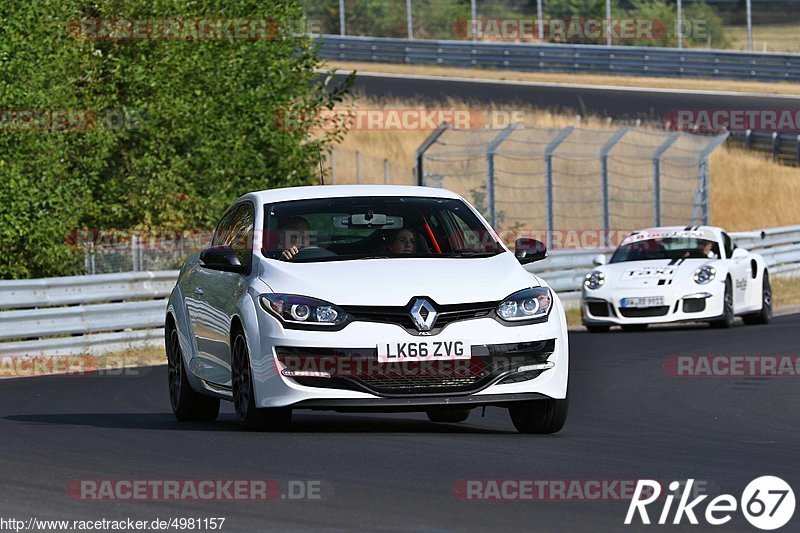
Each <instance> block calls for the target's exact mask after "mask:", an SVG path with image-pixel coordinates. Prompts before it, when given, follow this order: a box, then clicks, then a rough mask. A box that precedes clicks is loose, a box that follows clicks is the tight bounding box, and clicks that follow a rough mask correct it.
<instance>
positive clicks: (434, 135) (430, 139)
mask: <svg viewBox="0 0 800 533" xmlns="http://www.w3.org/2000/svg"><path fill="white" fill-rule="evenodd" d="M449 127H450V124H448V123H447V122H442V123H441V124H439V126H438V127H437V128H436V129H435V130H433V131H432V132H431V134H430V135H428V136H427V137H426V138H425V140H424V141H422V144H420V145H419V148H417V150H416V151H415V152H414V175H415V176H416V177H417V185H425V168H424V166H423V160H424V158H425V152H427V151H428V148H430V147H431V146H432V145H433V143H435V142H436V141H437V140H438V139H439V137H441V135H442V133H444V130H446V129H447V128H449Z"/></svg>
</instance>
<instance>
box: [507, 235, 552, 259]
mask: <svg viewBox="0 0 800 533" xmlns="http://www.w3.org/2000/svg"><path fill="white" fill-rule="evenodd" d="M514 256H515V257H516V258H517V261H519V262H520V264H522V265H527V264H528V263H533V262H535V261H541V260H542V259H544V258H545V257H547V246H545V245H544V243H543V242H541V241H537V240H536V239H526V238H520V239H517V240H516V242H515V243H514Z"/></svg>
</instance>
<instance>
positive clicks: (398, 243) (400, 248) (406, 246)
mask: <svg viewBox="0 0 800 533" xmlns="http://www.w3.org/2000/svg"><path fill="white" fill-rule="evenodd" d="M389 251H390V252H392V253H393V254H413V253H414V252H416V251H417V237H416V236H415V235H414V232H413V231H411V230H410V229H401V230H399V231H398V232H397V233H395V234H394V236H393V237H392V239H391V240H390V241H389Z"/></svg>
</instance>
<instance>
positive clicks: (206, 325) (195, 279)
mask: <svg viewBox="0 0 800 533" xmlns="http://www.w3.org/2000/svg"><path fill="white" fill-rule="evenodd" d="M248 208H249V209H250V210H252V204H250V203H246V204H237V205H235V206H233V207H231V208H229V209H228V210H227V211H226V212H225V214H224V215H223V216H222V218H221V219H220V222H219V224H217V228H216V229H215V231H214V237H213V239H212V241H211V246H212V247H215V246H231V245H232V243H234V242H235V241H236V235H237V231H240V230H241V228H240V226H241V224H242V221H243V219H246V218H247V215H246V213H247V210H248ZM250 220H251V227H250V230H249V234H250V236H251V238H252V216H251V217H250ZM239 242H241V238H240V239H239ZM250 251H251V252H252V246H250ZM251 255H252V254H251ZM240 259H241V257H240ZM243 264H244V262H243ZM248 264H249V263H248ZM190 279H191V283H190V286H189V287H187V288H186V291H185V293H184V294H186V308H187V311H188V313H189V318H190V320H191V323H192V332H193V335H194V342H195V348H196V354H197V357H196V359H195V360H193V361H192V371H193V372H194V373H195V374H196V375H198V376H199V377H201V378H202V379H204V380H206V381H209V382H212V383H218V384H225V383H227V382H228V381H230V349H229V340H228V335H229V332H230V321H231V314H230V313H229V311H230V309H232V305H234V304H231V303H230V302H229V301H228V300H231V301H233V302H235V300H234V298H235V296H236V291H237V290H238V287H239V285H241V282H242V279H243V277H242V275H241V274H236V273H233V272H223V271H220V270H215V269H212V268H208V267H205V266H202V265H200V264H198V265H197V266H196V267H195V268H194V271H193V272H192V275H191V278H190Z"/></svg>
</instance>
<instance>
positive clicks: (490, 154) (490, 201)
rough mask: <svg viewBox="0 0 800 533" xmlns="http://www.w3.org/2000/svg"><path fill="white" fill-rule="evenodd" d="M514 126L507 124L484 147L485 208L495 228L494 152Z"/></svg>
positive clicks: (490, 222)
mask: <svg viewBox="0 0 800 533" xmlns="http://www.w3.org/2000/svg"><path fill="white" fill-rule="evenodd" d="M516 127H517V125H516V124H509V125H508V126H506V127H505V128H503V129H502V130H501V131H500V133H498V134H497V135H496V136H495V137H494V139H492V140H491V141H489V145H488V146H487V147H486V208H487V209H488V211H489V224H491V225H492V227H493V228H495V229H497V205H496V204H497V202H496V200H495V195H494V189H495V186H494V154H495V153H496V152H497V149H498V148H499V147H500V145H501V144H502V143H503V141H505V140H506V138H508V136H509V135H511V132H512V131H514V130H515V129H516Z"/></svg>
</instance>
